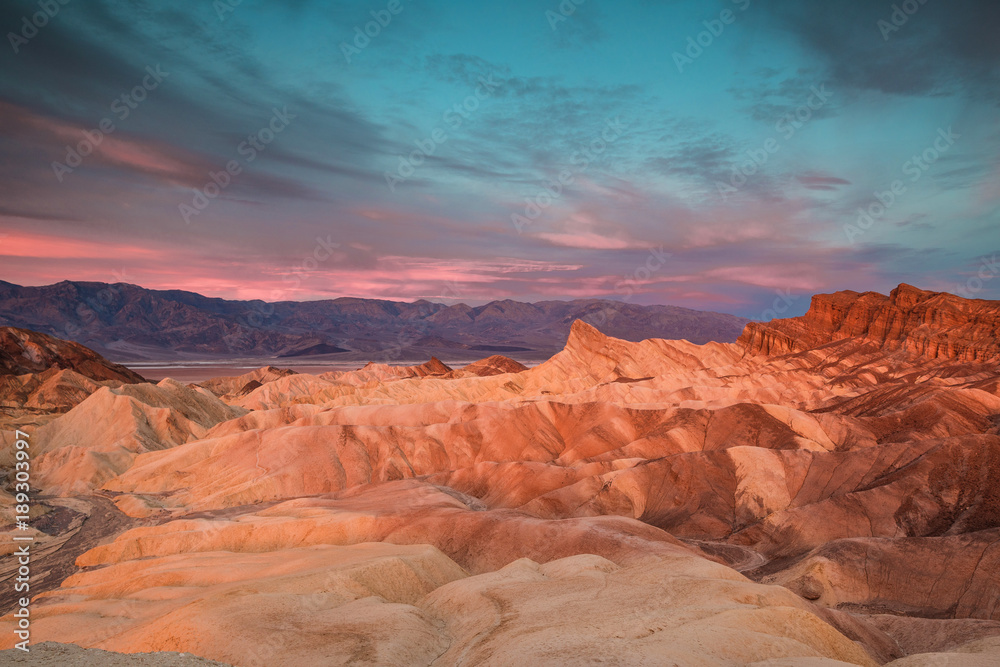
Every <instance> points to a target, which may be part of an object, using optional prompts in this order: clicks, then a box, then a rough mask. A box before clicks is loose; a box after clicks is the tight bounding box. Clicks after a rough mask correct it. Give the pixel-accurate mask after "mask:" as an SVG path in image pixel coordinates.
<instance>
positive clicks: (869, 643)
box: [0, 285, 1000, 667]
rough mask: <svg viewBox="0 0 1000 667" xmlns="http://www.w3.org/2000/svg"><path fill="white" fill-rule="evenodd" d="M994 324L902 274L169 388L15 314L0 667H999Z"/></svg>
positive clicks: (3, 497)
mask: <svg viewBox="0 0 1000 667" xmlns="http://www.w3.org/2000/svg"><path fill="white" fill-rule="evenodd" d="M998 335H1000V302H995V301H983V300H969V299H962V298H959V297H956V296H953V295H949V294H941V293H933V292H926V291H921V290H919V289H916V288H914V287H910V286H908V285H901V286H900V287H898V288H897V289H896V290H893V292H892V293H891V294H890V295H888V296H884V295H880V294H876V293H865V294H860V293H855V292H839V293H836V294H832V295H818V296H816V297H814V298H813V302H812V305H811V307H810V310H809V312H808V314H806V315H805V316H804V317H801V318H793V319H787V320H775V321H772V322H770V323H750V324H748V325H747V328H746V330H745V331H744V332H743V335H742V336H741V337H740V339H739V340H738V341H737V342H736V343H734V344H722V343H708V344H705V345H694V344H691V343H689V342H686V341H676V340H660V339H650V340H646V341H643V342H641V343H632V342H626V341H623V340H618V339H615V338H611V337H608V336H605V335H604V334H602V333H601V332H600V331H598V330H597V329H596V328H594V327H592V326H590V325H587V324H585V323H583V322H579V321H578V322H576V323H575V324H574V325H573V328H572V332H571V334H570V336H569V340H568V341H567V342H566V345H565V348H564V349H563V350H562V351H561V352H559V353H558V354H556V355H555V356H554V357H552V358H551V359H549V360H548V361H546V362H544V363H541V364H539V365H538V366H535V367H533V368H530V369H527V368H525V367H524V366H522V365H520V364H518V363H517V362H514V361H512V360H510V359H507V358H505V357H501V356H494V357H490V358H488V359H484V360H483V361H481V362H476V363H473V364H470V365H468V366H465V367H462V368H458V369H452V368H449V367H448V366H446V365H444V364H442V363H441V362H438V361H437V360H431V361H429V362H427V363H425V364H422V365H420V366H412V367H400V366H386V365H379V364H370V365H368V366H365V367H364V368H362V369H361V370H356V371H336V372H330V373H323V374H319V375H311V374H305V373H291V372H288V371H284V370H281V369H277V368H271V367H267V368H262V369H260V370H258V371H254V372H252V373H249V374H247V375H243V376H240V377H223V378H216V379H212V380H207V381H203V382H200V383H198V384H186V383H183V382H178V381H176V380H172V379H164V380H162V381H160V382H158V383H155V384H154V383H150V382H145V381H144V378H142V377H140V376H139V375H137V374H136V373H135V372H133V371H130V370H129V369H127V368H124V367H122V366H118V365H116V364H112V363H111V362H108V361H107V360H105V359H104V358H102V357H100V356H98V355H96V354H95V353H93V352H91V351H90V350H88V349H86V348H84V347H82V346H80V345H77V344H74V343H67V342H64V341H59V340H56V339H53V338H51V337H48V336H45V335H42V334H37V333H33V332H29V331H26V330H21V329H13V328H7V329H0V406H2V411H0V429H2V431H0V432H2V434H3V439H4V440H3V443H2V444H3V449H2V454H0V457H2V460H0V463H2V465H3V468H4V471H5V472H8V471H9V472H11V475H10V476H8V478H7V479H5V480H4V482H5V483H4V486H3V490H2V491H0V508H2V511H0V525H2V526H3V530H4V539H3V540H2V541H0V549H2V551H0V554H2V557H0V614H7V615H6V616H3V617H2V618H0V649H8V650H6V651H2V652H0V664H21V663H22V662H23V663H24V664H52V665H70V666H72V665H90V664H93V665H105V664H107V665H117V664H122V665H126V664H150V665H154V664H163V665H168V664H169V665H173V664H177V665H196V664H198V665H202V664H213V663H212V662H210V661H218V662H219V663H223V664H228V665H238V666H241V667H242V666H246V667H255V666H258V665H291V666H298V665H304V666H305V665H439V666H445V665H518V666H523V665H550V664H565V665H590V664H603V665H685V666H686V665H704V666H714V665H761V666H763V665H768V666H785V665H805V666H808V667H825V666H830V667H832V666H834V665H865V666H873V665H884V664H891V665H893V666H894V667H904V666H905V667H932V666H933V667H938V666H942V667H945V666H947V667H964V666H969V667H978V666H980V665H981V666H984V667H985V666H987V665H998V664H1000V370H998V362H1000V345H998ZM15 429H20V430H21V431H24V432H26V433H28V434H29V436H30V441H31V456H32V458H31V470H32V486H33V488H35V489H38V490H40V494H41V495H38V496H37V497H33V508H34V509H33V513H32V521H31V522H30V524H31V528H30V531H27V534H30V535H31V536H32V537H34V541H33V543H32V554H33V555H32V581H31V584H32V586H31V596H32V604H31V641H32V645H33V646H32V653H31V654H30V656H28V655H27V654H23V652H21V651H17V650H15V649H12V647H13V646H14V644H15V642H16V641H18V640H17V638H16V636H15V635H14V634H13V632H12V630H13V628H14V627H15V624H16V619H15V618H14V617H13V616H12V614H11V613H10V612H11V611H12V610H13V609H14V607H15V604H16V594H15V593H14V588H13V584H12V582H13V580H14V577H15V575H16V572H17V567H18V565H17V559H16V558H15V557H14V556H13V552H14V550H15V547H14V546H13V545H14V544H15V543H14V542H13V541H12V536H13V535H14V534H15V533H16V532H20V534H22V535H24V534H26V533H25V531H17V530H16V528H15V525H14V524H15V521H14V512H13V507H14V505H15V502H14V499H13V496H12V495H11V491H12V489H13V484H12V483H13V474H12V471H13V468H14V448H13V444H14V440H15V437H14V433H15ZM45 642H55V643H58V645H56V644H45ZM98 650H101V651H108V652H115V653H114V654H112V653H103V652H100V651H98ZM152 652H156V653H157V655H155V656H144V657H142V658H139V657H134V658H129V657H128V656H124V655H117V654H134V653H152ZM177 654H188V655H186V656H180V655H177ZM140 659H141V660H144V661H148V662H138V660H140ZM133 660H135V662H133Z"/></svg>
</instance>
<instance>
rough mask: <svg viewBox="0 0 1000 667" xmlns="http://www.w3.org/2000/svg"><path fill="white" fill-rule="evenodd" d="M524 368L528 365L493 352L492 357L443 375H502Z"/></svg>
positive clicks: (454, 376) (457, 376) (458, 376)
mask: <svg viewBox="0 0 1000 667" xmlns="http://www.w3.org/2000/svg"><path fill="white" fill-rule="evenodd" d="M526 370H528V367H527V366H525V365H524V364H522V363H520V362H518V361H514V360H513V359H510V358H509V357H505V356H503V355H502V354H494V355H493V356H492V357H487V358H486V359H480V360H479V361H474V362H472V363H471V364H469V365H468V366H464V367H462V368H459V369H457V370H453V371H451V372H450V373H446V374H445V375H444V377H446V378H449V379H452V378H465V377H488V376H490V375H504V374H505V373H520V372H521V371H526Z"/></svg>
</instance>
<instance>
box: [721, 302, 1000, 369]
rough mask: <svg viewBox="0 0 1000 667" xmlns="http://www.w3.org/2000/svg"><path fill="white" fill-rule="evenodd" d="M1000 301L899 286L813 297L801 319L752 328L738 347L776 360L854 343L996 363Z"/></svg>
mask: <svg viewBox="0 0 1000 667" xmlns="http://www.w3.org/2000/svg"><path fill="white" fill-rule="evenodd" d="M998 335H1000V301H986V300H983V299H963V298H961V297H958V296H955V295H953V294H947V293H944V292H928V291H926V290H921V289H917V288H916V287H913V286H912V285H906V284H902V285H900V286H899V287H897V288H896V289H894V290H892V292H891V293H890V295H889V296H885V295H883V294H878V293H877V292H865V293H864V294H860V293H858V292H851V291H845V292H836V293H835V294H817V295H816V296H814V297H813V298H812V303H811V304H810V307H809V311H808V312H807V313H806V314H805V315H803V316H802V317H793V318H789V319H784V320H773V321H771V322H768V323H760V322H751V323H750V324H748V325H747V327H746V329H744V331H743V335H741V336H740V338H739V341H737V344H739V345H742V346H743V348H744V349H745V350H746V351H747V353H748V354H766V355H778V354H787V353H789V352H798V351H802V350H808V349H811V348H815V347H818V346H820V345H823V344H824V343H829V342H832V341H837V340H842V339H845V338H858V339H860V340H862V341H864V342H869V343H873V344H875V345H877V346H879V347H881V348H883V349H885V350H905V351H907V352H911V353H913V354H917V355H919V356H922V357H925V358H928V359H953V360H956V361H963V362H988V361H997V360H1000V345H998V343H997V338H998Z"/></svg>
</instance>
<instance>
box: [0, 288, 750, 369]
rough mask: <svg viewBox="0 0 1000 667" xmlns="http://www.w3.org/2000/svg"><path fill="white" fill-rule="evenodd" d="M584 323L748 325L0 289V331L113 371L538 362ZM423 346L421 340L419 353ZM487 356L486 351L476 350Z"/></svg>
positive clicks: (698, 333)
mask: <svg viewBox="0 0 1000 667" xmlns="http://www.w3.org/2000/svg"><path fill="white" fill-rule="evenodd" d="M577 319H582V320H585V321H589V322H591V323H592V324H596V325H597V326H600V327H601V328H602V329H603V330H606V331H608V332H609V333H610V334H612V335H616V336H619V337H622V338H624V339H635V340H641V339H644V338H654V337H655V338H675V339H687V340H691V341H692V342H697V343H701V342H709V341H722V342H733V341H735V340H736V339H737V337H738V336H739V335H740V333H741V332H742V330H743V327H744V325H745V324H746V322H747V321H748V320H747V319H746V318H742V317H737V316H735V315H728V314H724V313H714V312H708V311H698V310H692V309H689V308H682V307H678V306H639V305H634V304H628V303H623V302H618V301H610V300H600V299H578V300H574V301H539V302H536V303H522V302H518V301H513V300H511V299H502V300H498V301H492V302H490V303H487V304H483V305H481V306H475V307H473V306H468V305H467V304H464V303H459V304H454V305H451V306H449V305H445V304H440V303H432V302H430V301H426V300H419V301H416V302H413V303H407V302H401V301H390V300H385V299H362V298H357V297H339V298H337V299H326V300H321V301H279V302H274V303H266V302H264V301H260V300H249V301H237V300H227V299H220V298H217V297H207V296H204V295H201V294H198V293H196V292H188V291H183V290H150V289H146V288H143V287H140V286H137V285H131V284H128V283H115V284H108V283H100V282H81V281H62V282H59V283H55V284H53V285H45V286H38V287H24V286H19V285H14V284H13V283H6V282H0V326H16V327H19V328H25V329H31V330H34V331H39V332H41V333H45V334H48V335H54V336H57V337H60V338H66V339H68V340H72V341H75V342H78V343H81V344H83V345H86V346H87V347H90V348H92V349H94V350H95V351H98V352H100V353H101V354H104V355H105V356H109V357H113V358H116V359H119V360H123V361H137V360H141V359H163V358H169V357H171V356H175V354H177V353H182V354H186V355H205V356H214V357H220V356H223V357H225V356H269V357H270V356H279V355H289V356H298V355H300V354H302V351H303V350H305V351H308V350H310V349H313V348H315V349H321V350H322V349H333V348H340V349H345V350H347V352H346V353H335V352H331V354H336V355H337V356H336V357H335V358H337V359H344V360H362V359H364V360H366V361H367V360H370V359H371V358H372V357H373V356H374V357H376V358H379V359H381V360H387V361H392V360H402V359H419V358H423V359H426V358H428V357H429V356H431V354H428V353H427V351H428V350H433V351H434V353H437V354H438V355H439V356H440V354H441V350H442V349H446V350H447V349H450V350H452V351H453V353H455V354H459V353H461V354H467V352H468V351H469V350H476V349H480V350H482V349H490V350H493V351H505V350H510V351H518V349H520V351H523V352H525V355H522V356H527V357H537V358H539V359H542V358H546V357H548V356H551V354H554V353H555V352H557V351H558V350H559V349H561V347H562V343H563V341H565V339H566V336H567V335H568V333H569V329H570V326H571V325H572V323H573V321H575V320H577ZM422 341H429V344H424V343H423V342H422ZM483 346H485V347H483Z"/></svg>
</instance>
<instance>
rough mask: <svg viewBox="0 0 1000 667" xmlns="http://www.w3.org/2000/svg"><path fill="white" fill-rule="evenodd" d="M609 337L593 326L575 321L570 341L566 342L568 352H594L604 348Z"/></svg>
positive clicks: (571, 328)
mask: <svg viewBox="0 0 1000 667" xmlns="http://www.w3.org/2000/svg"><path fill="white" fill-rule="evenodd" d="M607 340H608V337H607V336H605V335H604V334H603V333H601V332H600V331H599V330H598V329H597V328H596V327H594V326H593V325H590V324H587V323H586V322H584V321H583V320H574V321H573V326H571V327H570V329H569V339H568V340H567V341H566V348H565V349H567V350H577V351H580V350H594V349H597V348H600V347H602V346H603V345H604V344H605V343H606V342H607Z"/></svg>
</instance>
